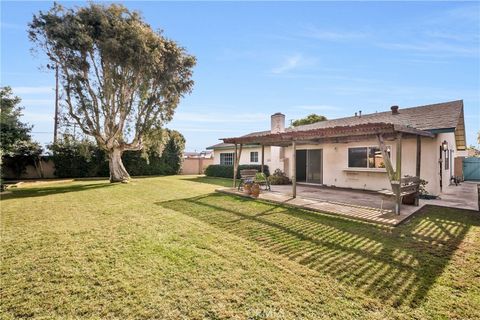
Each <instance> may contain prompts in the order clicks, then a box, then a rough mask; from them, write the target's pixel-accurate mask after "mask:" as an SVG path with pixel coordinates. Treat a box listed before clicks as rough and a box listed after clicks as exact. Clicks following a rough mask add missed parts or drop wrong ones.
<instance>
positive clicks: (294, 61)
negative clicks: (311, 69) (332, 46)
mask: <svg viewBox="0 0 480 320" xmlns="http://www.w3.org/2000/svg"><path fill="white" fill-rule="evenodd" d="M315 64H316V60H315V59H311V58H306V57H304V56H303V55H301V54H299V53H296V54H294V55H291V56H288V57H286V58H285V59H284V60H283V61H282V62H281V63H280V65H278V66H277V67H275V68H273V69H272V70H271V72H272V73H273V74H283V73H286V72H289V71H293V70H296V69H299V68H302V67H307V66H313V65H315Z"/></svg>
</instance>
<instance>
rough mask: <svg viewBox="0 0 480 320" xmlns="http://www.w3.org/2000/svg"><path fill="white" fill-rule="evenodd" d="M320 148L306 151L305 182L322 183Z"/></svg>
mask: <svg viewBox="0 0 480 320" xmlns="http://www.w3.org/2000/svg"><path fill="white" fill-rule="evenodd" d="M322 180H323V179H322V150H321V149H316V150H308V151H307V182H309V183H322V182H323V181H322Z"/></svg>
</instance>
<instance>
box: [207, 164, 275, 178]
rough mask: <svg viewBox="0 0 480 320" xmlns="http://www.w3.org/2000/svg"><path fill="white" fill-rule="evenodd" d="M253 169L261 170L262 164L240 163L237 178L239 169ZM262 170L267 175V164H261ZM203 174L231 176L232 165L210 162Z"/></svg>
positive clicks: (222, 176)
mask: <svg viewBox="0 0 480 320" xmlns="http://www.w3.org/2000/svg"><path fill="white" fill-rule="evenodd" d="M244 169H255V170H258V172H260V171H262V166H261V165H259V164H241V165H239V166H238V172H237V179H239V178H240V170H244ZM263 172H264V173H265V175H266V176H267V177H268V176H269V175H270V172H269V171H268V166H265V165H264V166H263ZM205 175H206V176H208V177H221V178H233V166H227V165H222V164H211V165H209V166H208V167H207V169H205Z"/></svg>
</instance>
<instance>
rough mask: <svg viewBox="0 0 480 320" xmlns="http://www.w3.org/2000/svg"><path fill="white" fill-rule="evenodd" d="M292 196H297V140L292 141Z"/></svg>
mask: <svg viewBox="0 0 480 320" xmlns="http://www.w3.org/2000/svg"><path fill="white" fill-rule="evenodd" d="M292 149H293V155H292V197H293V198H296V197H297V142H296V141H295V140H293V141H292Z"/></svg>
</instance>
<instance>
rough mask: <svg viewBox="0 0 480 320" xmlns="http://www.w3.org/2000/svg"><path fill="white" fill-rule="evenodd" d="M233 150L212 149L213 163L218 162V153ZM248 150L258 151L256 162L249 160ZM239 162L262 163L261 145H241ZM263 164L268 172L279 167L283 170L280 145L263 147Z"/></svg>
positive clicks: (232, 151) (232, 150) (231, 151)
mask: <svg viewBox="0 0 480 320" xmlns="http://www.w3.org/2000/svg"><path fill="white" fill-rule="evenodd" d="M234 152H235V150H234V149H233V148H232V149H220V150H219V149H217V150H214V151H213V163H214V164H220V153H234ZM250 152H258V162H251V161H250ZM240 164H258V165H260V164H262V147H243V148H242V154H241V155H240ZM264 164H265V165H267V166H268V169H269V171H270V172H273V171H275V169H280V170H282V171H285V168H284V161H283V152H282V148H280V147H270V146H266V147H265V162H264Z"/></svg>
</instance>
